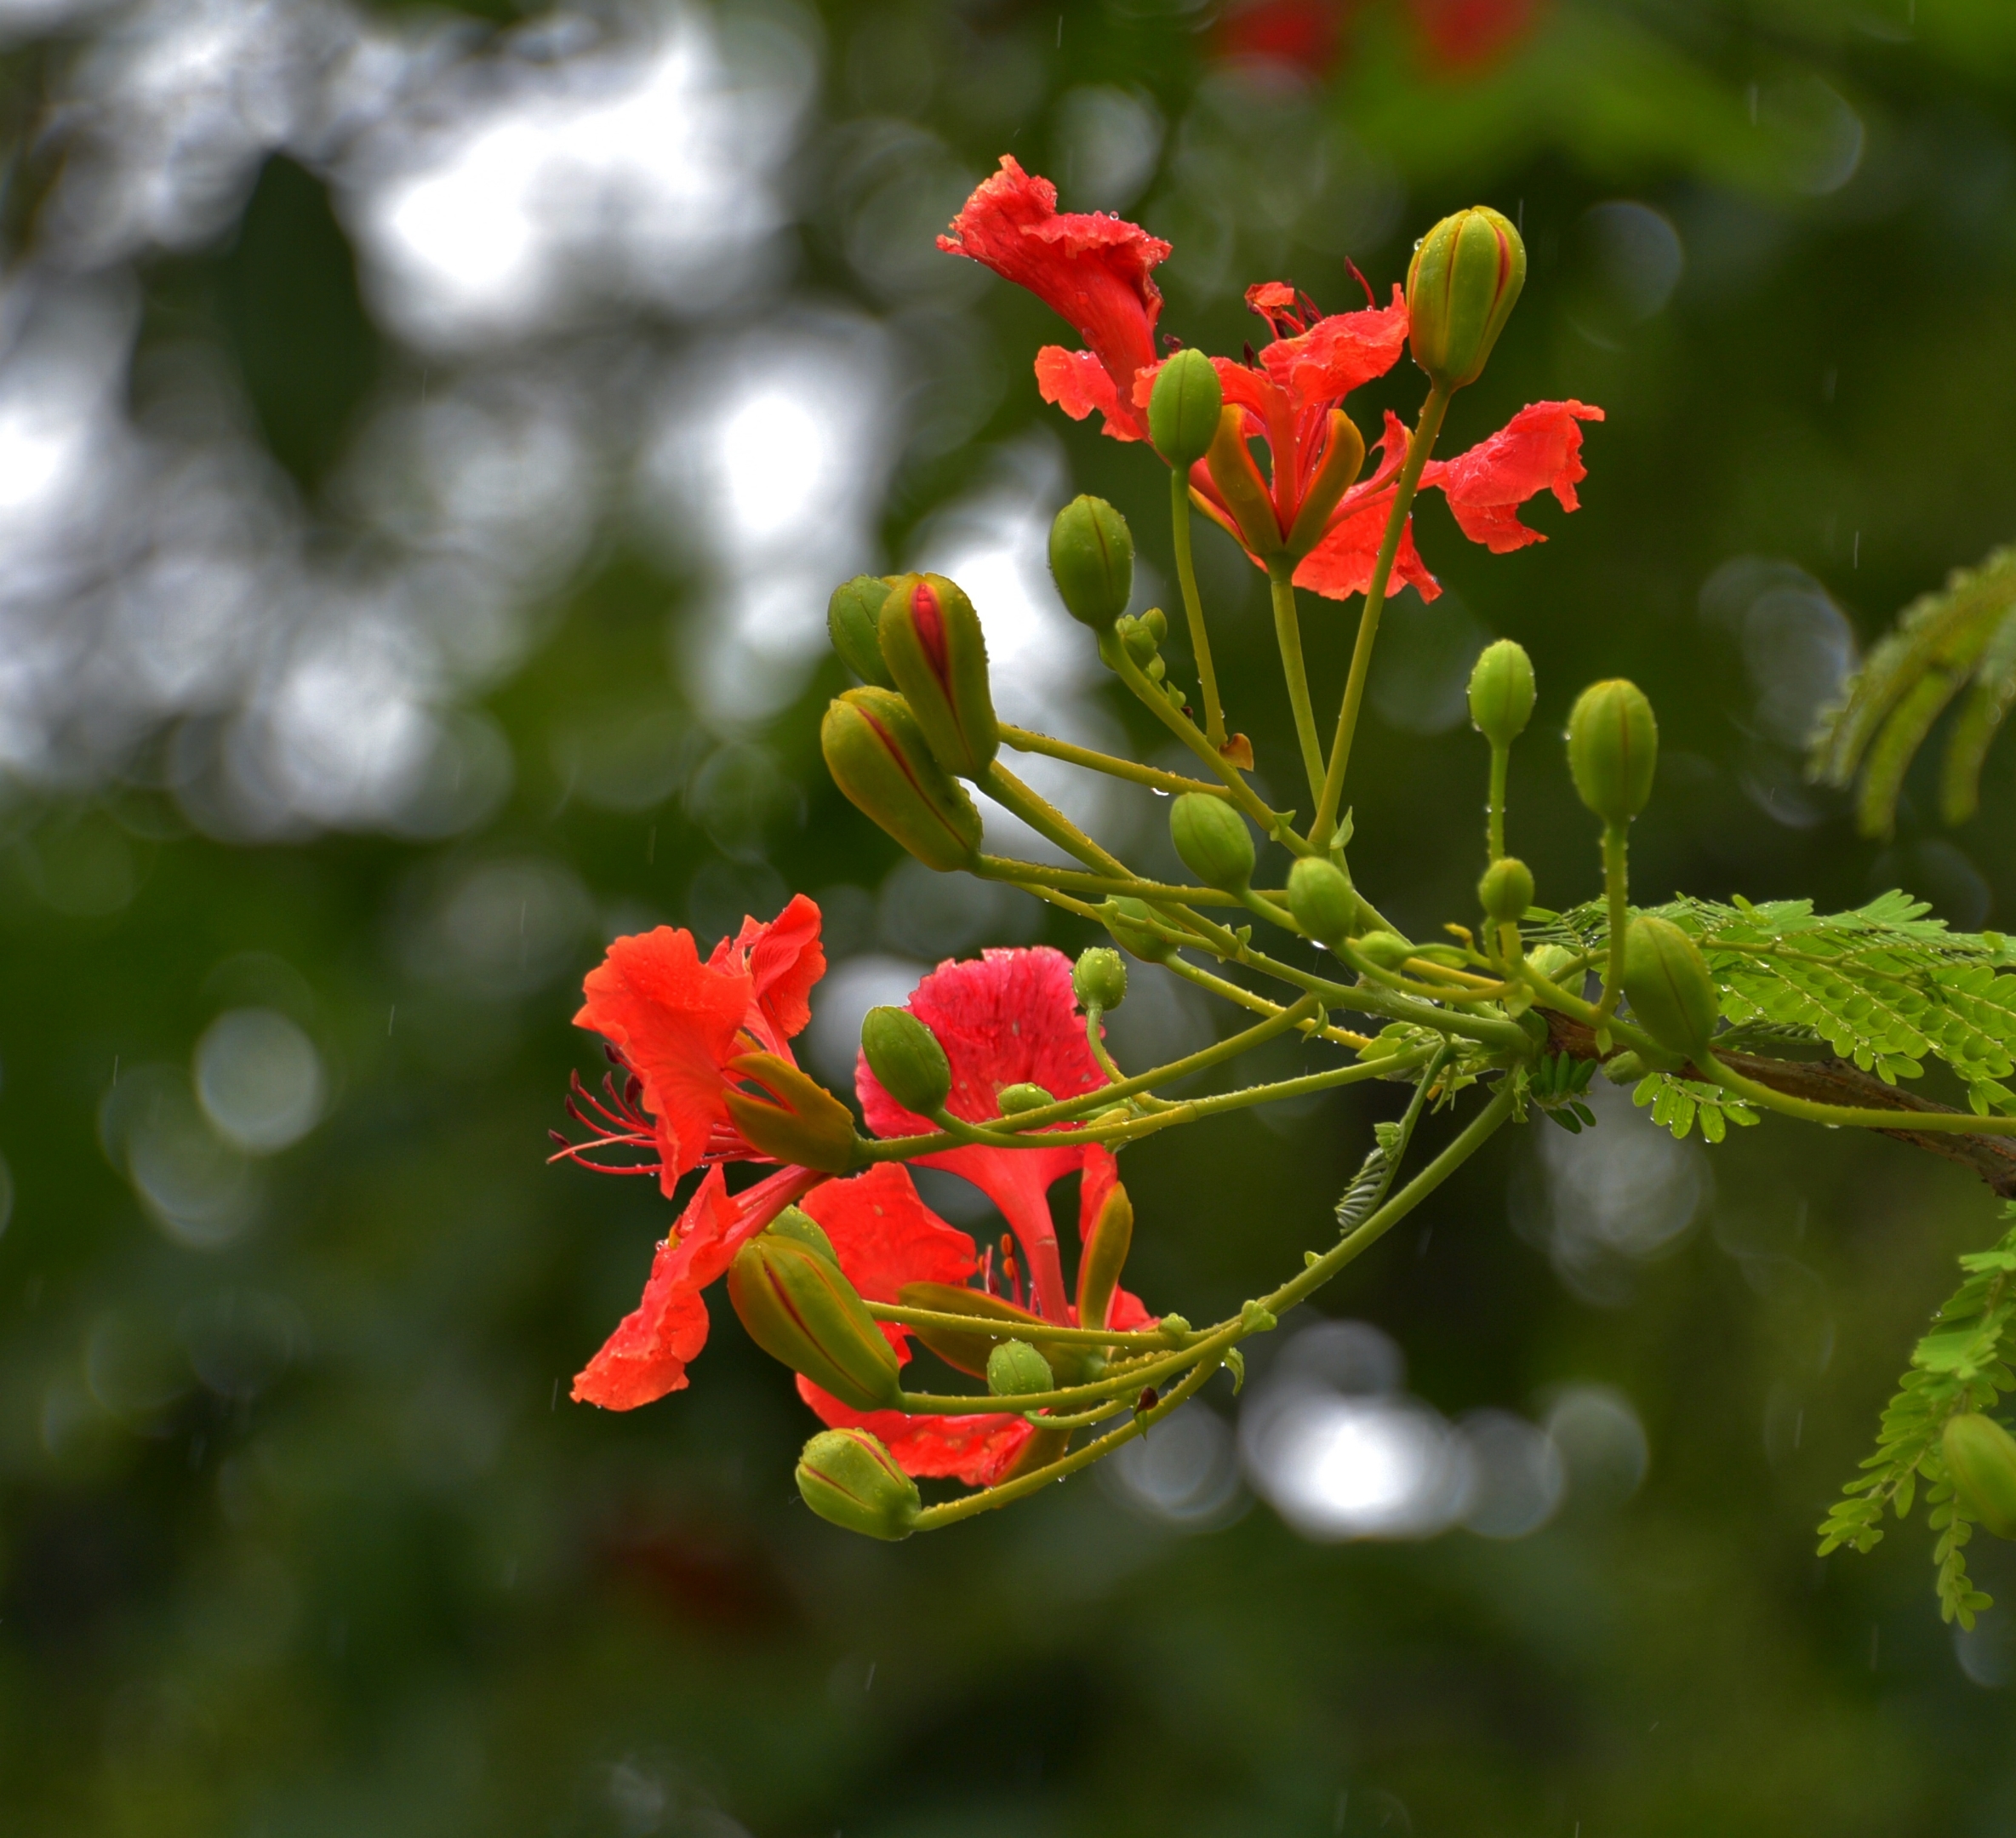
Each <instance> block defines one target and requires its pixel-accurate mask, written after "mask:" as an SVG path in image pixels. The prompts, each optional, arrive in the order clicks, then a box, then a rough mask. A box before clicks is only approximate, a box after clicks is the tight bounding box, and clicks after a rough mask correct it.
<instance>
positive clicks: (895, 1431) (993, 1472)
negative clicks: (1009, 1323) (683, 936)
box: [798, 951, 1151, 1487]
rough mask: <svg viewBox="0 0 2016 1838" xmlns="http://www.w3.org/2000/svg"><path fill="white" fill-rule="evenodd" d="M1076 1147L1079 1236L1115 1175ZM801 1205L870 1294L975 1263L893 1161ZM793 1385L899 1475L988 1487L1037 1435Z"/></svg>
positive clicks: (893, 1292) (970, 1246) (1130, 1302)
mask: <svg viewBox="0 0 2016 1838" xmlns="http://www.w3.org/2000/svg"><path fill="white" fill-rule="evenodd" d="M994 955H995V956H1003V957H1005V956H1013V955H1032V954H1016V953H1010V952H1007V951H1002V952H997V953H995V954H994ZM1050 955H1052V956H1055V955H1056V954H1055V953H1054V952H1053V953H1051V954H1050ZM955 968H967V967H965V966H957V967H955ZM943 974H944V972H943V971H940V972H939V975H940V976H942V975H943ZM887 1101H888V1100H887V1099H884V1102H885V1103H887ZM1007 1152H1008V1151H1005V1150H1004V1151H1002V1153H1007ZM1032 1152H1034V1153H1046V1152H1054V1151H1040V1150H1039V1151H1032ZM1084 1152H1087V1153H1089V1154H1092V1155H1096V1156H1097V1157H1098V1159H1097V1161H1096V1162H1088V1164H1087V1166H1086V1169H1085V1179H1084V1184H1083V1187H1082V1191H1081V1193H1080V1196H1079V1208H1078V1229H1079V1233H1080V1235H1081V1236H1082V1235H1083V1234H1084V1232H1085V1231H1086V1230H1088V1228H1089V1227H1090V1225H1091V1224H1092V1222H1093V1221H1094V1219H1097V1218H1098V1217H1099V1207H1100V1206H1101V1205H1102V1204H1103V1203H1104V1202H1105V1196H1106V1195H1107V1193H1108V1192H1109V1191H1110V1190H1111V1188H1112V1185H1113V1180H1114V1170H1113V1158H1112V1157H1111V1156H1109V1155H1107V1154H1106V1153H1105V1151H1104V1150H1091V1151H1084ZM805 1210H806V1212H808V1213H810V1214H811V1215H812V1217H813V1218H814V1219H816V1220H818V1221H819V1224H820V1226H821V1228H822V1229H823V1230H825V1235H826V1236H827V1237H828V1238H830V1239H831V1241H832V1244H833V1253H834V1255H835V1256H836V1257H837V1258H838V1259H839V1260H840V1268H841V1269H842V1270H843V1271H845V1272H846V1274H847V1277H848V1281H850V1282H852V1283H853V1284H854V1287H855V1288H856V1289H858V1290H859V1291H860V1293H861V1294H862V1295H863V1296H864V1297H865V1298H866V1299H867V1300H869V1301H871V1302H894V1301H895V1300H896V1299H897V1293H898V1292H899V1290H900V1289H901V1288H902V1287H903V1286H904V1285H905V1283H912V1282H946V1283H962V1282H964V1281H966V1280H967V1279H968V1277H970V1276H972V1275H973V1274H974V1271H975V1270H979V1268H980V1264H979V1259H977V1258H976V1257H975V1256H974V1242H973V1240H972V1239H971V1238H969V1237H968V1236H967V1235H966V1234H965V1233H964V1232H962V1231H961V1230H958V1229H957V1227H956V1226H952V1225H948V1224H945V1221H944V1220H943V1219H939V1217H938V1215H937V1214H936V1213H933V1212H932V1211H931V1209H930V1208H929V1207H927V1206H926V1205H925V1204H924V1202H922V1200H921V1199H919V1198H918V1197H917V1186H916V1184H915V1183H914V1182H913V1181H912V1180H911V1178H910V1172H909V1170H908V1169H907V1168H905V1167H900V1166H899V1165H898V1164H896V1163H894V1162H883V1163H882V1164H881V1165H880V1166H878V1167H873V1168H871V1169H870V1170H869V1171H868V1172H867V1173H865V1174H857V1175H855V1176H854V1178H853V1179H851V1180H835V1181H828V1182H826V1183H825V1185H823V1186H821V1187H819V1188H817V1189H815V1190H814V1191H813V1192H812V1193H811V1194H810V1195H808V1196H807V1198H806V1201H805ZM1052 1318H1054V1317H1052ZM1065 1319H1066V1321H1067V1323H1068V1324H1069V1325H1073V1326H1075V1325H1076V1324H1077V1314H1076V1311H1075V1310H1065ZM1149 1321H1151V1316H1149V1314H1148V1311H1147V1310H1145V1308H1143V1307H1142V1305H1141V1304H1140V1302H1139V1299H1137V1298H1136V1297H1134V1296H1131V1295H1128V1293H1126V1292H1125V1291H1124V1290H1122V1291H1121V1292H1120V1293H1118V1294H1117V1295H1116V1296H1115V1298H1114V1300H1113V1307H1112V1309H1111V1311H1110V1312H1109V1314H1108V1316H1107V1325H1108V1326H1110V1327H1113V1328H1114V1329H1115V1330H1116V1331H1120V1332H1124V1331H1127V1330H1128V1329H1131V1328H1134V1327H1142V1326H1145V1325H1147V1324H1148V1323H1149ZM882 1332H883V1333H885V1334H887V1335H888V1337H889V1342H890V1344H891V1345H893V1346H894V1348H895V1349H896V1356H897V1357H898V1358H899V1360H902V1361H905V1362H906V1363H907V1361H909V1359H910V1356H911V1355H910V1344H909V1343H910V1336H909V1334H908V1333H907V1332H905V1329H903V1328H902V1327H898V1326H897V1325H895V1324H894V1322H887V1321H885V1322H884V1323H883V1324H882ZM798 1392H799V1395H800V1396H802V1397H803V1399H804V1400H805V1401H806V1402H807V1403H808V1404H809V1405H810V1406H811V1407H812V1408H813V1409H814V1411H816V1412H817V1413H819V1416H820V1418H821V1419H822V1420H823V1421H824V1422H825V1424H827V1425H828V1426H829V1427H831V1428H832V1429H836V1430H839V1429H849V1428H859V1429H864V1430H869V1431H871V1432H872V1433H873V1434H874V1435H875V1436H878V1437H879V1438H880V1439H881V1440H882V1443H883V1444H884V1445H885V1446H886V1447H888V1451H889V1453H891V1454H892V1455H894V1457H895V1458H896V1459H897V1461H898V1462H899V1464H901V1465H902V1467H903V1470H904V1471H905V1473H906V1474H912V1475H917V1476H923V1477H927V1478H939V1479H951V1480H958V1481H965V1482H966V1483H967V1484H968V1486H971V1487H991V1486H992V1485H993V1483H994V1482H995V1481H998V1480H1000V1479H1001V1478H1002V1476H1004V1475H1005V1474H1007V1473H1008V1470H1010V1469H1011V1468H1013V1467H1014V1464H1015V1462H1016V1461H1017V1459H1018V1458H1019V1457H1020V1456H1021V1454H1022V1453H1023V1451H1024V1449H1025V1447H1027V1445H1028V1442H1029V1439H1030V1438H1031V1436H1034V1435H1035V1434H1036V1433H1037V1432H1036V1431H1035V1430H1033V1429H1032V1428H1031V1425H1030V1424H1029V1422H1028V1420H1027V1419H1026V1418H1022V1417H1019V1416H1014V1415H1011V1414H1009V1413H1005V1412H1001V1411H986V1410H981V1411H975V1412H974V1413H971V1414H970V1415H961V1416H957V1417H929V1416H917V1417H913V1416H910V1415H908V1414H906V1413H904V1412H902V1411H894V1410H882V1411H857V1410H851V1409H849V1408H848V1407H847V1406H846V1405H844V1404H842V1402H841V1401H839V1400H838V1399H837V1398H835V1397H832V1396H830V1395H828V1394H827V1393H826V1392H824V1391H822V1390H820V1388H819V1387H818V1386H817V1385H815V1384H813V1383H812V1381H811V1380H810V1379H805V1378H801V1379H799V1380H798ZM976 1401H977V1400H976Z"/></svg>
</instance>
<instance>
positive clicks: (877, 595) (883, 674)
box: [826, 574, 896, 689]
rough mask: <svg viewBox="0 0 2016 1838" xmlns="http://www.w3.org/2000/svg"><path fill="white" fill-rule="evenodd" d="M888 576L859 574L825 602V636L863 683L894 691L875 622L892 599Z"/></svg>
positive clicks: (834, 591) (892, 677) (836, 589)
mask: <svg viewBox="0 0 2016 1838" xmlns="http://www.w3.org/2000/svg"><path fill="white" fill-rule="evenodd" d="M894 578H895V577H894V576H893V575H888V574H857V575H855V576H854V579H852V580H850V581H842V583H841V584H840V585H839V586H837V587H836V588H835V589H834V590H833V597H832V598H831V600H829V601H827V602H826V636H828V637H829V638H831V640H832V641H833V648H834V650H835V651H837V653H838V654H839V656H840V661H841V662H842V664H844V665H846V666H847V667H848V669H849V670H850V671H853V672H854V675H855V676H859V677H860V679H861V681H862V682H866V683H873V684H875V685H876V686H877V688H882V689H894V688H895V687H896V679H895V678H894V676H890V675H889V666H888V665H887V664H885V663H884V662H883V661H882V640H881V639H880V638H879V637H877V636H876V622H877V620H878V619H880V618H881V617H882V602H883V601H885V600H887V599H888V597H889V583H890V581H891V580H893V579H894Z"/></svg>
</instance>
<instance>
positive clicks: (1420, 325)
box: [1407, 204, 1526, 389]
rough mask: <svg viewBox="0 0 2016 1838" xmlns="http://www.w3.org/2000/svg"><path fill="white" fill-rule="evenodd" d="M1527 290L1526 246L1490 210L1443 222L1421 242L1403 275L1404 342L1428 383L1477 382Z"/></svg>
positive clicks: (1447, 386) (1444, 385)
mask: <svg viewBox="0 0 2016 1838" xmlns="http://www.w3.org/2000/svg"><path fill="white" fill-rule="evenodd" d="M1525 285H1526V245H1525V243H1522V241H1521V240H1520V237H1519V232H1518V231H1517V230H1516V229H1515V228H1514V227H1513V225H1512V223H1511V220H1510V219H1508V218H1505V217H1503V216H1501V215H1499V213H1498V212H1496V211H1494V210H1493V209H1492V208H1490V207H1489V206H1488V205H1485V204H1477V205H1473V206H1472V207H1471V208H1470V209H1468V210H1460V211H1458V212H1457V213H1456V214H1455V215H1454V216H1453V217H1445V218H1443V219H1442V221H1441V222H1440V223H1438V224H1437V225H1436V226H1435V227H1434V228H1433V229H1432V230H1431V231H1429V232H1428V234H1427V235H1426V236H1425V237H1422V238H1421V240H1420V242H1419V243H1417V244H1416V245H1415V247H1414V259H1413V261H1412V262H1411V263H1410V264H1409V265H1408V271H1407V317H1408V344H1409V345H1411V346H1412V347H1413V354H1414V362H1416V363H1418V364H1419V366H1420V367H1421V368H1422V369H1424V370H1425V371H1426V372H1427V373H1428V376H1429V380H1431V382H1433V383H1435V384H1436V385H1439V386H1440V387H1442V388H1443V389H1461V388H1462V387H1463V386H1464V385H1465V384H1467V383H1474V382H1476V380H1477V378H1478V377H1479V376H1481V375H1482V374H1483V369H1484V361H1485V360H1486V359H1487V358H1488V357H1490V355H1491V347H1492V346H1493V345H1495V344H1496V343H1497V342H1498V334H1499V333H1500V332H1502V331H1503V330H1504V329H1505V321H1506V320H1507V319H1509V318H1511V316H1512V307H1513V305H1515V303H1516V301H1517V300H1518V298H1519V290H1520V288H1522V287H1524V286H1525Z"/></svg>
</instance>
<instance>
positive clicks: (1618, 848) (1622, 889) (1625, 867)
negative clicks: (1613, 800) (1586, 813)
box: [1596, 824, 1631, 1027]
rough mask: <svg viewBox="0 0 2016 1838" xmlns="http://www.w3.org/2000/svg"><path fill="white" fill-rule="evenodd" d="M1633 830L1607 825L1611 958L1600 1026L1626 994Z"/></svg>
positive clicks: (1605, 976) (1605, 872)
mask: <svg viewBox="0 0 2016 1838" xmlns="http://www.w3.org/2000/svg"><path fill="white" fill-rule="evenodd" d="M1630 857H1631V831H1630V830H1629V829H1628V828H1627V827H1626V826H1625V825H1623V824H1605V825H1603V894H1604V898H1605V899H1608V902H1609V905H1610V961H1609V962H1608V964H1607V965H1606V966H1605V968H1604V970H1603V999H1602V1002H1598V1003H1597V1004H1596V1025H1597V1026H1598V1027H1602V1026H1603V1025H1606V1024H1607V1023H1608V1021H1609V1019H1610V1017H1611V1016H1612V1015H1613V1014H1615V1013H1617V1003H1618V1000H1619V997H1620V996H1623V994H1624V946H1625V933H1627V932H1628V931H1629V929H1630V927H1631V904H1630V902H1631V861H1630Z"/></svg>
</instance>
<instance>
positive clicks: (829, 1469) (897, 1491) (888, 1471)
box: [797, 1430, 924, 1540]
mask: <svg viewBox="0 0 2016 1838" xmlns="http://www.w3.org/2000/svg"><path fill="white" fill-rule="evenodd" d="M797 1480H798V1493H799V1494H800V1495H801V1497H802V1498H803V1499H804V1502H805V1504H807V1505H808V1506H809V1507H810V1508H811V1509H812V1510H813V1511H814V1512H815V1513H817V1514H818V1515H820V1518H822V1519H824V1520H826V1521H829V1522H831V1524H834V1525H837V1526H838V1527H840V1529H841V1530H842V1531H843V1532H859V1533H863V1534H864V1535H865V1536H866V1537H869V1538H889V1539H892V1540H893V1539H897V1538H908V1537H909V1536H910V1534H911V1529H912V1528H913V1527H915V1525H916V1523H917V1515H918V1514H919V1513H920V1512H921V1511H922V1510H923V1506H924V1503H923V1500H922V1498H921V1497H920V1496H919V1494H918V1493H917V1482H916V1481H912V1480H911V1478H910V1476H908V1475H906V1474H905V1473H904V1471H903V1470H902V1469H900V1468H899V1467H898V1466H897V1465H896V1458H895V1457H894V1455H892V1454H890V1453H889V1452H888V1449H886V1448H884V1447H882V1443H881V1442H880V1441H878V1440H877V1438H875V1437H874V1436H871V1435H869V1433H868V1432H867V1431H866V1430H820V1433H819V1434H818V1435H817V1436H814V1437H813V1439H812V1440H811V1441H809V1442H808V1443H807V1444H806V1445H805V1453H803V1454H802V1455H801V1456H800V1457H799V1458H798V1474H797Z"/></svg>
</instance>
